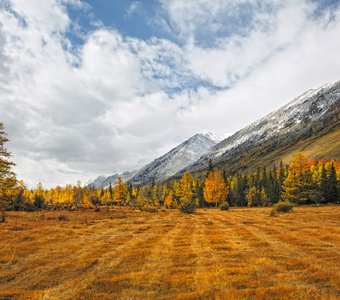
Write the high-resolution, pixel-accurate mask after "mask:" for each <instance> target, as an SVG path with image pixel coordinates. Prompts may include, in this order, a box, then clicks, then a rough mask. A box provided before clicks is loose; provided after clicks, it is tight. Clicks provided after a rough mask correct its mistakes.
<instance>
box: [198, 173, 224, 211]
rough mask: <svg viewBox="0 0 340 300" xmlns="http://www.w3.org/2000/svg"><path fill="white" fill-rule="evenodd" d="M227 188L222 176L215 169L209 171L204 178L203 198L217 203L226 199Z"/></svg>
mask: <svg viewBox="0 0 340 300" xmlns="http://www.w3.org/2000/svg"><path fill="white" fill-rule="evenodd" d="M228 193H229V190H228V188H227V186H226V184H225V182H224V180H223V178H222V176H221V175H220V174H219V173H218V172H215V171H212V172H210V173H209V175H208V177H207V179H206V180H205V187H204V199H205V201H206V202H207V203H214V204H216V206H217V204H218V203H221V202H224V201H226V199H227V196H228Z"/></svg>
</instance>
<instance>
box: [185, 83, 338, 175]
mask: <svg viewBox="0 0 340 300" xmlns="http://www.w3.org/2000/svg"><path fill="white" fill-rule="evenodd" d="M339 108H340V81H336V82H333V83H329V84H326V85H324V86H322V87H320V88H318V89H313V90H309V91H307V92H305V93H304V94H302V95H300V96H299V97H297V98H295V99H294V100H292V101H291V102H289V103H288V104H286V105H285V106H283V107H282V108H280V109H279V110H277V111H275V112H272V113H270V114H269V115H267V116H265V117H264V118H262V119H260V120H258V121H256V122H254V123H252V124H250V125H249V126H247V127H245V128H243V129H241V130H240V131H238V132H236V133H235V134H233V135H232V136H230V137H228V138H226V139H224V140H223V141H221V142H220V143H218V144H217V145H215V146H214V147H212V148H211V149H210V150H209V151H208V152H207V153H205V154H204V155H202V156H201V157H200V158H199V159H198V160H197V161H196V162H194V163H193V164H192V165H190V166H189V167H188V168H184V169H183V170H182V171H181V172H180V173H179V174H181V173H183V172H184V171H185V170H189V171H192V172H195V171H200V170H203V169H204V168H206V166H207V164H208V162H209V160H212V161H213V163H214V164H216V165H218V164H223V163H225V162H230V163H233V162H234V163H236V160H237V159H241V158H243V157H244V156H245V155H246V154H249V155H250V154H251V153H253V152H254V149H256V147H257V146H259V145H264V144H266V145H267V146H266V148H264V149H262V150H261V151H263V152H264V153H266V151H269V150H271V149H273V148H275V147H277V146H279V145H289V143H293V142H294V141H297V140H298V139H301V138H304V137H307V136H311V135H313V134H314V133H315V132H317V131H320V130H322V129H323V128H325V127H327V126H331V125H332V126H338V121H339ZM334 124H337V125H334Z"/></svg>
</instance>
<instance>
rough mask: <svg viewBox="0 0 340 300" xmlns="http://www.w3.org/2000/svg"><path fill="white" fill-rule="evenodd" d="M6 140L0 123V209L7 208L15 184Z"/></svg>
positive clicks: (12, 164)
mask: <svg viewBox="0 0 340 300" xmlns="http://www.w3.org/2000/svg"><path fill="white" fill-rule="evenodd" d="M8 141H9V140H8V138H7V136H6V132H5V129H4V126H3V124H2V123H0V210H5V209H7V208H9V207H8V205H9V202H10V200H11V199H10V198H11V193H12V191H13V189H14V188H15V186H16V178H15V174H14V172H13V171H12V167H13V166H14V163H13V162H12V161H11V160H10V158H11V153H10V152H9V151H8V150H7V149H6V148H5V143H6V142H8Z"/></svg>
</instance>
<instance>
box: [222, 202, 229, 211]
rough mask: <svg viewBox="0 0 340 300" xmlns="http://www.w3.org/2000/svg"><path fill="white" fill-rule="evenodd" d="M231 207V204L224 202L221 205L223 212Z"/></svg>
mask: <svg viewBox="0 0 340 300" xmlns="http://www.w3.org/2000/svg"><path fill="white" fill-rule="evenodd" d="M229 208H230V206H229V203H228V202H223V203H222V204H221V205H220V209H221V210H229Z"/></svg>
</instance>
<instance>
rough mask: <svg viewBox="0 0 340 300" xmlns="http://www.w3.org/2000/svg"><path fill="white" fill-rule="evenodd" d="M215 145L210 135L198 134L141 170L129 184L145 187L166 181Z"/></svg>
mask: <svg viewBox="0 0 340 300" xmlns="http://www.w3.org/2000/svg"><path fill="white" fill-rule="evenodd" d="M214 145H216V142H215V141H214V140H212V139H211V138H210V137H209V136H208V135H206V134H201V133H199V134H196V135H194V136H192V137H191V138H189V139H188V140H186V141H185V142H183V143H182V144H180V145H179V146H177V147H176V148H173V149H172V150H170V151H169V152H168V153H166V154H164V155H163V156H161V157H159V158H157V159H155V160H154V161H152V162H151V163H150V164H148V165H146V166H145V167H143V168H141V169H140V170H139V171H138V172H137V173H136V174H135V175H134V176H133V177H132V178H131V179H130V180H129V182H130V183H132V184H135V185H143V184H147V183H150V182H152V181H156V182H160V181H164V180H165V179H167V178H169V177H171V176H173V175H174V174H176V173H177V172H178V171H180V170H181V169H183V168H185V167H187V166H189V165H190V164H191V163H193V162H194V161H196V160H197V159H198V158H199V157H200V156H201V155H202V154H204V153H205V152H206V151H207V150H209V149H210V148H211V147H212V146H214Z"/></svg>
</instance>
